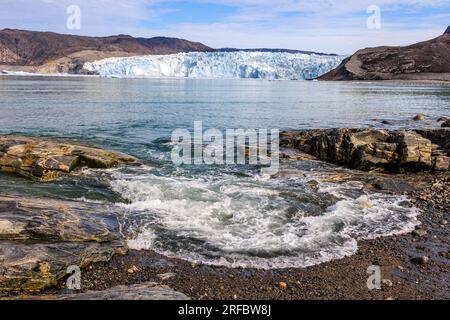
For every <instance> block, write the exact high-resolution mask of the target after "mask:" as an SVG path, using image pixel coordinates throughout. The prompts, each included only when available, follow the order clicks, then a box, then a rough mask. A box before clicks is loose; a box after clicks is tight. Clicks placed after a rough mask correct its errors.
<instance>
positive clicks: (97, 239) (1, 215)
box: [0, 195, 127, 290]
mask: <svg viewBox="0 0 450 320" xmlns="http://www.w3.org/2000/svg"><path fill="white" fill-rule="evenodd" d="M119 216H120V212H119V211H117V208H115V207H110V206H106V205H100V204H92V203H82V202H72V201H60V200H54V199H40V198H39V199H36V198H29V197H15V196H1V195H0V290H21V289H42V288H45V287H48V286H52V285H55V284H56V282H57V281H58V279H60V278H62V277H64V276H65V275H66V270H67V268H68V267H69V266H72V265H76V266H78V267H80V268H83V267H85V266H87V265H89V264H92V263H95V262H100V261H108V260H109V259H111V257H112V256H113V255H114V254H125V253H126V252H127V246H126V243H125V240H124V239H123V237H122V235H121V232H120V225H119V220H118V219H119Z"/></svg>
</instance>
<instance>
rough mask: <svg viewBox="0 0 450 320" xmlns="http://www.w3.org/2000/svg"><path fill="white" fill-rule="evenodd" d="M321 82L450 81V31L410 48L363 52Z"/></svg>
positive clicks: (322, 78) (382, 48)
mask: <svg viewBox="0 0 450 320" xmlns="http://www.w3.org/2000/svg"><path fill="white" fill-rule="evenodd" d="M319 79H320V80H437V81H450V27H449V28H448V29H447V30H446V31H445V33H444V34H443V35H441V36H439V37H437V38H435V39H432V40H429V41H425V42H421V43H417V44H414V45H410V46H407V47H377V48H368V49H363V50H360V51H358V52H356V53H355V54H354V55H353V56H351V57H350V58H348V59H346V60H344V61H343V62H342V64H341V65H340V66H339V67H338V68H336V69H335V70H333V71H331V72H329V73H327V74H325V75H324V76H322V77H320V78H319Z"/></svg>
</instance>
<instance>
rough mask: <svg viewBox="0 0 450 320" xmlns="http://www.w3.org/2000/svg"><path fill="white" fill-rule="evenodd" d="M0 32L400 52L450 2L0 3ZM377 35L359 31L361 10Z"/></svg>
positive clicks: (441, 24) (432, 30)
mask: <svg viewBox="0 0 450 320" xmlns="http://www.w3.org/2000/svg"><path fill="white" fill-rule="evenodd" d="M0 4H1V7H2V8H3V9H2V10H1V11H0V28H20V29H30V30H41V31H55V32H61V33H72V34H81V35H97V36H105V35H112V34H130V35H133V36H143V37H152V36H173V37H180V38H185V39H189V40H193V41H199V42H203V43H205V44H207V45H209V46H212V47H215V48H219V47H238V48H257V47H266V48H267V47H270V48H290V49H301V50H313V51H321V52H335V53H341V54H348V53H352V52H354V51H355V50H357V49H360V48H363V47H371V46H378V45H405V44H410V43H414V42H417V41H421V40H427V39H430V38H433V37H436V36H438V35H439V34H441V33H442V32H443V31H444V30H445V28H446V27H447V26H448V25H450V0H189V1H187V0H186V1H185V0H121V1H116V0H97V1H95V0H0ZM70 5H78V6H79V7H80V9H81V29H80V30H69V29H67V27H66V21H67V18H68V15H67V13H66V10H67V7H68V6H70ZM370 5H376V6H378V7H379V8H380V10H381V29H379V30H373V29H369V28H367V24H366V21H367V19H368V18H369V16H370V14H369V13H367V8H368V7H369V6H370Z"/></svg>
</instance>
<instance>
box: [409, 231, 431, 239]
mask: <svg viewBox="0 0 450 320" xmlns="http://www.w3.org/2000/svg"><path fill="white" fill-rule="evenodd" d="M412 234H413V236H415V237H419V238H422V237H425V236H426V235H427V234H428V232H427V231H426V230H424V229H416V230H414V231H413V233H412Z"/></svg>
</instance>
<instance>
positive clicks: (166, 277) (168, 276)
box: [157, 272, 176, 280]
mask: <svg viewBox="0 0 450 320" xmlns="http://www.w3.org/2000/svg"><path fill="white" fill-rule="evenodd" d="M175 276H176V274H175V273H173V272H169V273H162V274H158V275H157V277H158V278H159V279H161V280H169V279H171V278H173V277H175Z"/></svg>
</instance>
